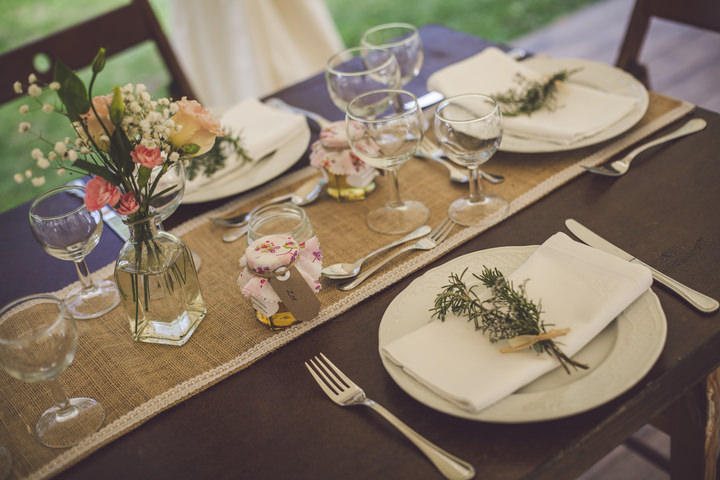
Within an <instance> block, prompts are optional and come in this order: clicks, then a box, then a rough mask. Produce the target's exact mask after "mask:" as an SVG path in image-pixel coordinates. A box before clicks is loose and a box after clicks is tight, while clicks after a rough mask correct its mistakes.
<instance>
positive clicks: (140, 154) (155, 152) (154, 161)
mask: <svg viewBox="0 0 720 480" xmlns="http://www.w3.org/2000/svg"><path fill="white" fill-rule="evenodd" d="M130 156H131V157H132V160H133V162H135V163H139V164H140V165H142V166H143V167H147V168H153V167H157V166H158V165H160V164H161V163H162V162H163V158H162V155H161V154H160V149H159V148H148V147H146V146H145V145H138V146H137V147H135V150H133V151H132V152H130Z"/></svg>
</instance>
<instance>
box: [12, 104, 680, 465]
mask: <svg viewBox="0 0 720 480" xmlns="http://www.w3.org/2000/svg"><path fill="white" fill-rule="evenodd" d="M692 108H693V106H692V105H690V104H688V103H685V102H681V101H678V100H674V99H670V98H667V97H663V96H661V95H657V94H651V97H650V106H649V109H648V112H647V114H646V115H645V117H644V118H643V119H642V120H641V121H640V123H639V124H638V125H636V126H635V127H634V128H633V129H632V130H630V131H629V132H627V133H626V134H624V135H623V136H621V137H619V138H617V139H615V140H614V141H609V142H605V143H604V144H601V145H597V146H594V147H587V148H583V149H580V150H575V151H570V152H560V153H547V154H532V155H529V154H522V155H521V154H507V153H503V152H499V153H498V154H497V155H496V157H495V158H494V159H493V160H491V163H489V164H488V170H492V171H493V172H498V173H500V174H503V175H505V177H506V181H505V182H504V183H502V184H500V185H495V186H489V187H486V188H487V189H488V190H489V191H492V192H493V193H496V194H499V195H502V196H504V197H505V198H507V199H508V200H509V201H510V212H509V213H508V215H507V216H510V215H512V214H513V213H515V212H517V211H519V210H520V209H522V208H524V207H526V206H528V205H530V204H531V203H533V202H535V201H537V200H538V199H540V198H541V197H543V196H544V195H546V194H548V193H549V192H551V191H552V190H553V189H555V188H557V187H558V186H560V185H562V184H564V183H566V182H567V181H569V180H570V179H572V178H573V177H575V176H577V175H579V174H580V173H582V172H583V171H584V170H582V169H581V168H580V166H579V165H580V164H582V165H597V164H600V163H603V162H604V161H606V160H607V159H608V158H609V157H611V156H612V155H614V154H616V153H618V152H620V151H621V150H623V149H625V148H627V147H628V146H630V145H632V144H634V143H636V142H638V141H639V140H641V139H643V138H644V137H646V136H648V135H650V134H651V133H653V132H655V131H656V130H658V129H660V128H662V127H664V126H666V125H667V124H669V123H671V122H672V121H674V120H676V119H678V118H680V117H681V116H683V115H685V114H687V113H688V112H689V111H690V110H691V109H692ZM316 174H317V173H316V172H315V171H313V170H312V169H310V168H307V169H304V170H301V171H298V172H296V173H294V174H292V175H288V176H285V177H283V178H281V179H279V180H277V181H275V182H273V183H272V184H270V185H268V186H266V187H264V188H262V189H260V190H258V191H256V192H254V193H253V194H251V195H246V196H244V197H242V198H239V199H237V200H234V201H232V202H230V203H228V204H227V205H225V206H223V207H221V208H220V209H217V210H215V211H213V212H209V213H208V214H206V215H203V216H201V217H198V218H195V219H193V220H191V221H189V222H187V223H185V224H183V225H181V226H179V227H178V228H177V229H175V230H174V233H176V234H177V235H180V236H181V237H182V238H183V239H184V240H185V241H186V242H187V244H188V245H189V246H190V248H191V249H193V250H194V251H195V252H197V253H198V254H199V255H200V257H201V258H202V268H201V269H200V272H199V273H200V281H201V286H202V291H203V295H204V297H205V301H206V303H207V306H208V314H207V317H206V318H205V319H204V320H203V322H202V323H201V325H200V326H199V328H198V329H197V331H196V332H195V333H194V335H193V337H192V338H191V339H190V341H189V342H188V343H187V344H186V345H184V346H183V347H179V348H178V347H172V346H162V345H153V344H146V343H136V342H134V341H133V340H132V338H131V336H130V331H129V325H128V322H127V321H126V320H124V319H123V318H122V316H121V314H120V311H119V309H115V310H114V311H112V312H110V313H109V314H107V315H105V316H103V317H102V318H99V319H95V320H89V321H80V322H78V324H79V330H80V341H79V346H78V351H77V355H76V357H75V360H74V362H73V363H72V365H71V366H70V367H69V368H68V370H67V371H66V372H64V373H63V374H62V375H61V377H60V380H61V382H62V383H63V384H64V385H65V386H66V389H67V391H68V395H69V396H71V397H72V396H90V397H93V398H95V399H97V400H99V401H100V403H101V404H102V405H103V407H104V408H105V411H106V414H107V418H106V421H105V424H104V426H103V428H102V429H101V430H100V431H98V432H97V433H96V434H94V435H92V436H91V437H89V438H87V439H86V440H85V441H83V442H82V443H81V444H79V445H77V446H75V447H72V448H69V449H59V450H57V449H50V448H46V447H43V446H42V445H40V444H39V443H38V442H37V441H36V440H35V438H34V436H33V431H34V425H35V422H36V421H37V419H38V417H39V416H40V414H41V413H42V412H43V411H44V410H45V409H46V408H47V407H49V406H50V405H51V404H52V398H51V396H50V390H49V388H48V387H47V385H45V384H28V383H23V382H20V381H18V380H15V379H13V378H11V377H9V376H8V375H5V374H0V412H2V413H1V416H2V418H1V421H0V445H5V446H7V447H8V448H9V449H10V450H11V452H12V455H13V457H14V460H15V467H14V470H13V475H14V478H33V479H38V478H47V477H50V476H52V475H53V474H57V473H58V472H60V471H61V470H63V469H65V468H67V467H68V466H70V465H72V464H74V463H76V462H77V461H79V460H81V459H82V458H84V457H86V456H87V455H89V454H90V453H92V452H93V451H95V450H97V449H98V448H100V447H101V446H102V445H105V444H107V443H108V442H110V441H112V440H113V439H114V438H117V437H119V436H121V435H123V434H124V433H126V432H128V431H130V430H132V429H134V428H135V427H137V426H139V425H140V424H142V423H143V422H145V421H147V420H148V419H149V418H151V417H152V416H154V415H156V414H158V413H159V412H161V411H163V410H165V409H167V408H169V407H171V406H172V405H175V404H177V403H179V402H181V401H182V400H184V399H185V398H188V397H190V396H192V395H195V394H196V393H198V392H200V391H202V390H204V389H205V388H208V387H209V386H211V385H213V384H214V383H216V382H218V381H220V380H221V379H223V378H225V377H227V376H229V375H231V374H233V373H235V372H237V371H239V370H241V369H243V368H245V367H247V366H249V365H251V364H252V363H253V362H254V361H256V360H257V359H259V358H261V357H263V356H264V355H266V354H268V353H270V352H272V351H273V350H275V349H277V348H279V347H280V346H282V345H284V344H285V343H287V342H289V341H291V340H293V339H294V338H297V337H298V336H300V335H301V334H303V333H305V332H307V331H309V330H311V329H313V328H315V327H317V326H318V325H321V324H322V323H324V322H326V321H328V320H330V319H332V318H333V317H335V316H337V315H338V314H340V313H342V312H343V311H345V310H347V309H349V308H351V307H352V306H354V305H356V304H357V303H358V302H360V301H361V300H363V299H365V298H367V297H369V296H370V295H372V294H374V293H377V292H379V291H380V290H382V289H384V288H386V287H387V286H389V285H391V284H392V283H394V282H396V281H398V280H399V279H401V278H403V277H405V276H407V275H409V274H411V273H412V272H414V271H415V270H417V269H419V268H421V267H422V266H424V265H427V264H428V263H430V262H431V261H433V260H434V259H436V258H438V257H440V256H442V255H443V254H444V253H446V252H447V251H449V250H451V249H453V248H454V247H456V246H458V245H459V244H461V243H463V242H465V241H467V240H469V239H470V238H472V237H475V236H477V235H478V234H480V233H481V232H482V231H483V230H485V229H486V228H488V227H483V228H480V227H477V228H474V227H469V228H461V227H458V226H456V227H455V228H454V229H453V232H452V235H451V236H450V237H449V238H448V240H446V241H445V242H444V243H442V244H441V245H440V246H438V247H437V248H435V249H433V250H430V251H424V252H413V253H410V254H406V255H405V256H404V257H401V258H399V259H397V260H396V261H395V262H393V263H391V264H390V265H389V266H387V267H386V268H384V269H383V270H381V271H380V272H378V273H377V274H376V275H374V276H373V277H371V278H370V279H368V280H367V281H366V282H365V283H363V284H361V285H360V286H359V287H358V288H356V289H355V290H352V291H350V292H343V291H340V290H339V289H337V288H336V285H335V284H334V282H332V281H329V280H326V279H323V280H322V282H323V289H322V291H321V292H320V294H319V297H320V300H321V302H322V305H323V307H322V310H321V312H320V315H319V316H318V317H317V318H316V319H314V320H312V321H310V322H305V323H301V324H298V325H296V326H293V327H292V328H290V329H287V330H284V331H281V332H277V333H274V332H270V331H269V330H267V329H266V328H265V326H263V325H262V324H260V323H259V322H258V321H256V320H255V318H254V310H253V308H252V307H251V305H250V302H249V300H248V299H246V298H245V297H244V296H243V295H242V294H241V293H240V291H239V289H238V287H237V283H236V282H237V277H238V274H239V272H240V269H239V266H238V259H239V258H240V256H241V255H242V251H243V248H244V245H245V244H244V239H243V240H240V241H237V242H235V243H231V244H227V243H223V242H222V241H221V240H220V237H221V235H222V234H223V233H224V232H226V230H225V229H224V228H221V227H217V226H215V225H214V224H213V223H211V222H209V220H208V217H209V216H211V215H217V214H220V213H225V212H231V211H233V210H235V209H236V208H240V207H248V206H252V205H256V204H257V203H258V202H260V201H262V200H263V199H264V198H270V197H272V196H275V195H277V194H279V193H281V192H286V191H292V189H293V188H294V187H296V186H297V185H298V184H299V183H301V182H302V181H303V180H304V179H307V178H309V177H310V176H312V175H316ZM383 180H384V179H383V178H378V188H377V190H376V191H375V192H374V193H372V194H371V195H370V196H369V197H368V198H367V199H366V200H365V201H362V202H349V203H339V202H336V201H335V200H333V199H332V198H330V197H328V196H327V195H324V196H323V197H321V198H320V199H319V200H318V201H317V202H315V203H314V204H312V205H309V206H307V207H305V210H306V212H307V214H308V216H309V218H310V220H311V222H312V224H313V226H314V228H315V232H316V234H317V236H318V237H319V239H320V242H321V245H322V250H323V263H324V264H325V265H329V264H332V263H335V262H339V261H351V260H354V259H356V258H359V257H360V256H362V255H363V254H365V253H367V252H369V251H372V250H374V249H376V248H378V247H379V246H382V245H384V244H385V243H388V242H389V241H390V240H392V239H395V238H397V237H389V236H386V235H381V234H377V233H374V232H372V231H370V230H369V229H368V228H367V227H366V225H365V215H366V214H367V212H368V211H369V210H371V209H372V208H375V207H376V206H379V205H381V204H383V203H384V202H385V201H386V200H387V190H386V188H385V186H384V181H383ZM400 187H401V192H402V196H403V198H405V199H416V200H421V201H422V202H424V203H425V204H426V205H427V206H428V207H429V208H430V211H431V216H430V220H429V222H428V223H429V225H431V226H435V225H437V224H438V223H440V222H441V221H442V220H443V218H444V217H445V216H446V212H447V208H448V205H449V204H450V203H451V202H452V201H453V200H455V199H456V198H459V197H461V196H463V195H466V194H467V188H468V187H467V185H453V184H451V183H450V182H449V181H448V176H447V172H446V171H445V169H444V168H443V167H442V166H441V165H437V164H435V163H432V162H428V161H423V160H419V159H413V160H411V161H409V162H408V163H407V164H406V165H404V166H403V167H402V168H401V169H400ZM507 216H506V217H505V218H507ZM502 220H503V218H497V219H495V221H496V222H499V221H502ZM112 269H113V265H108V266H107V267H105V268H103V269H102V270H101V271H100V272H98V273H96V275H102V276H106V277H110V276H112ZM71 287H72V286H68V287H67V288H66V289H63V290H62V291H60V292H56V294H58V295H59V296H61V297H62V296H63V294H64V293H65V292H66V291H68V290H69V289H70V288H71ZM308 381H309V380H308Z"/></svg>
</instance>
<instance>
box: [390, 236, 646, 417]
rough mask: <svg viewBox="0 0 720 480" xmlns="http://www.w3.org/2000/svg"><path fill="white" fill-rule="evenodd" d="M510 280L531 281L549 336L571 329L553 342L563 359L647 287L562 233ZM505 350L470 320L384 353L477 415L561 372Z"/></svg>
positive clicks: (454, 320)
mask: <svg viewBox="0 0 720 480" xmlns="http://www.w3.org/2000/svg"><path fill="white" fill-rule="evenodd" d="M457 273H460V272H457ZM468 273H470V272H468ZM475 273H479V272H475ZM467 277H469V275H466V280H467ZM507 278H508V280H510V281H512V283H513V285H514V286H515V287H516V288H517V286H518V285H520V284H521V283H522V282H524V281H525V280H528V281H527V283H526V289H527V294H528V296H529V297H530V298H531V299H533V300H534V301H535V302H538V301H539V302H541V308H542V312H543V313H542V314H541V319H543V320H544V321H545V323H546V328H547V329H548V330H550V329H553V328H559V329H560V328H566V327H570V332H569V333H568V334H567V335H565V336H562V337H557V338H556V343H558V345H559V346H560V347H561V349H562V350H563V351H564V352H565V353H566V354H567V355H568V356H572V355H574V354H575V353H577V352H578V351H579V350H580V349H581V348H582V347H583V346H584V345H585V344H586V343H588V342H589V341H590V340H592V339H593V337H595V335H597V334H598V333H600V331H602V330H603V329H604V328H605V327H606V326H607V325H608V324H609V323H610V322H611V321H612V320H613V319H614V318H615V317H616V316H618V315H619V314H620V313H621V312H622V311H623V310H624V309H625V308H626V307H627V306H629V305H630V304H631V303H632V302H633V301H634V300H635V299H636V298H637V297H638V296H640V295H641V294H642V293H643V292H645V291H646V290H647V289H648V288H649V287H650V284H651V283H652V277H651V276H650V271H649V270H648V269H647V268H645V267H643V266H640V265H635V264H632V263H629V262H625V261H623V260H621V259H619V258H617V257H613V256H611V255H609V254H606V253H603V252H601V251H599V250H595V249H594V248H591V247H588V246H587V245H584V244H581V243H578V242H575V241H574V240H572V239H571V238H570V237H568V236H567V235H565V234H564V233H556V234H555V235H553V236H552V237H550V238H549V239H548V240H547V241H546V242H545V243H543V244H542V245H541V246H540V247H539V248H538V249H537V250H536V251H535V252H534V253H533V254H532V255H531V256H530V258H528V260H527V261H526V262H525V263H524V264H523V265H522V266H520V268H518V269H517V270H516V271H515V272H513V273H512V274H511V275H508V277H507ZM438 293H439V292H438ZM429 316H430V313H428V317H429ZM547 324H553V326H551V327H549V326H547ZM505 346H507V345H506V343H505V342H498V343H495V344H493V343H490V341H489V340H488V338H487V337H486V336H485V335H484V334H483V333H482V332H480V331H475V328H474V324H473V323H472V322H468V321H467V319H465V318H458V317H455V316H452V315H448V317H447V318H446V320H445V321H444V322H441V321H440V320H436V319H435V320H432V321H430V323H428V324H427V325H425V326H423V327H421V328H419V329H417V330H415V331H413V332H411V333H409V334H407V335H405V336H403V337H401V338H399V339H396V340H394V341H393V342H391V343H389V344H388V345H386V346H385V347H384V348H383V349H382V353H383V355H385V356H386V357H387V358H389V359H390V360H391V361H393V362H395V363H396V364H398V365H400V366H401V367H402V368H403V369H404V371H405V372H406V373H407V374H409V375H410V376H412V377H414V378H415V379H416V380H418V381H419V382H420V383H422V384H423V385H425V386H426V387H428V388H430V389H431V390H432V391H434V392H435V393H437V394H438V395H440V396H442V397H443V398H446V399H447V400H449V401H451V402H452V403H454V404H456V405H458V406H459V407H461V408H463V409H465V410H468V411H471V412H478V411H480V410H482V409H484V408H486V407H488V406H490V405H492V404H493V403H495V402H497V401H498V400H500V399H502V398H504V397H506V396H507V395H510V394H511V393H513V392H514V391H516V390H517V389H519V388H521V387H522V386H524V385H526V384H528V383H530V382H532V381H533V380H534V379H536V378H538V377H539V376H541V375H543V374H544V373H546V372H548V371H550V370H552V369H553V368H557V367H558V366H559V363H558V361H557V360H556V359H554V358H551V357H550V356H549V355H547V354H541V355H538V354H536V353H535V351H534V350H531V349H527V350H522V351H519V352H515V353H500V349H501V348H503V347H505ZM592 367H593V365H590V368H592ZM571 371H572V369H571Z"/></svg>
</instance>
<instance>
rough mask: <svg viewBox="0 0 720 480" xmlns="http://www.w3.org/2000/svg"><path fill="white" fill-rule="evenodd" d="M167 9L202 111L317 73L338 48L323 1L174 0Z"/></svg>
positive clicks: (340, 44) (337, 37) (173, 36)
mask: <svg viewBox="0 0 720 480" xmlns="http://www.w3.org/2000/svg"><path fill="white" fill-rule="evenodd" d="M171 9H172V11H171V15H172V22H171V25H173V28H172V31H171V33H170V38H171V42H172V43H173V47H174V48H175V51H176V53H177V55H178V57H179V60H180V63H181V64H182V66H183V68H184V69H185V71H186V73H187V75H188V77H189V80H190V82H191V83H192V85H193V88H194V89H195V91H196V93H197V95H198V97H199V100H200V101H201V102H202V103H203V104H204V105H207V106H220V105H232V104H234V103H237V102H239V101H240V100H242V99H245V98H247V97H261V96H263V95H266V94H268V93H270V92H273V91H275V90H278V89H280V88H283V87H286V86H288V85H290V84H292V83H295V82H297V81H300V80H303V79H305V78H307V77H310V76H312V75H315V74H317V73H319V72H321V71H322V70H323V69H324V67H325V62H326V61H327V59H328V58H329V57H330V56H331V55H332V54H333V53H335V52H337V51H339V50H341V49H342V48H343V42H342V39H341V38H340V35H339V34H338V31H337V28H336V27H335V23H334V22H333V20H332V17H331V15H330V12H329V10H328V8H327V5H326V4H325V2H324V0H202V1H198V0H173V1H172V2H171Z"/></svg>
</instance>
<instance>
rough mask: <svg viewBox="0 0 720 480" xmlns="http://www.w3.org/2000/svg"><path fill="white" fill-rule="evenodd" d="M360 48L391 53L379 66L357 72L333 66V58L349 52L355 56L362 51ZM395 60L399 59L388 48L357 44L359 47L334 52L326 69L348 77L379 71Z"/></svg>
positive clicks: (328, 71)
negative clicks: (343, 70) (344, 70)
mask: <svg viewBox="0 0 720 480" xmlns="http://www.w3.org/2000/svg"><path fill="white" fill-rule="evenodd" d="M360 50H375V51H380V52H386V53H387V54H388V55H389V57H388V59H387V60H385V61H384V62H382V63H381V64H380V65H378V66H376V67H373V68H369V69H367V70H358V71H356V72H342V71H340V70H338V69H337V68H335V67H333V66H332V65H331V64H332V62H333V60H335V59H336V58H339V57H340V56H342V55H346V54H348V53H350V54H351V55H352V56H353V57H354V56H355V52H357V51H360ZM393 62H395V63H397V60H396V59H395V55H394V54H393V53H392V52H391V51H390V50H389V49H388V48H384V47H376V46H372V45H369V46H357V47H350V48H346V49H344V50H341V51H339V52H337V53H335V54H333V55H332V56H331V57H330V58H329V59H328V61H327V63H326V64H325V71H326V72H327V73H332V74H335V75H343V76H346V77H357V76H360V75H367V74H368V73H373V72H377V71H379V70H382V69H384V68H387V67H388V66H389V65H390V64H391V63H393ZM399 70H400V66H399V65H398V71H399Z"/></svg>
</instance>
